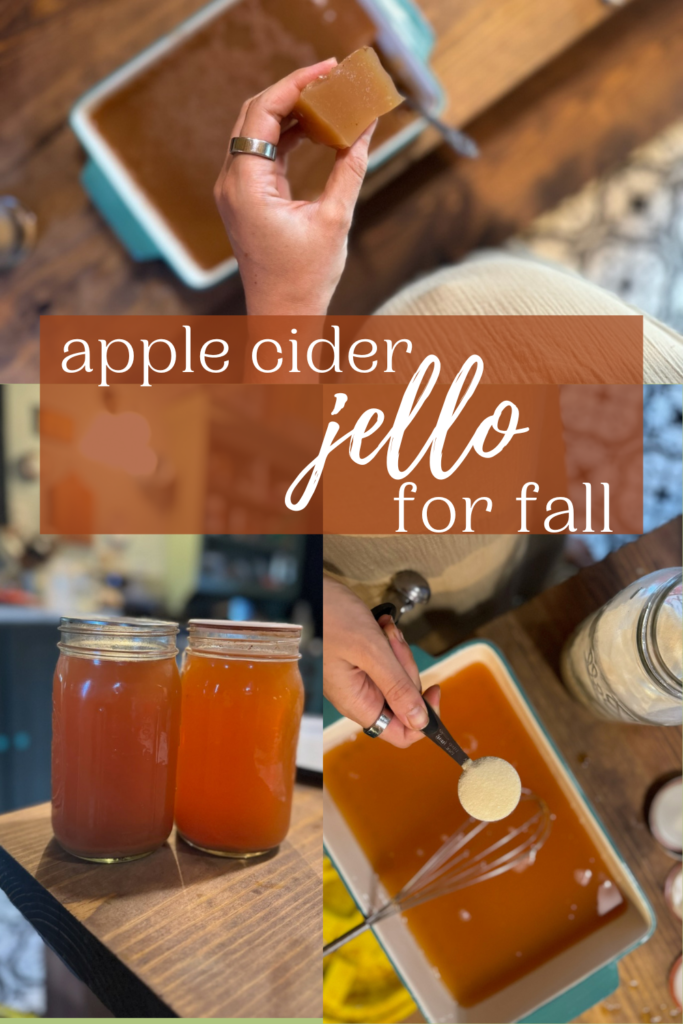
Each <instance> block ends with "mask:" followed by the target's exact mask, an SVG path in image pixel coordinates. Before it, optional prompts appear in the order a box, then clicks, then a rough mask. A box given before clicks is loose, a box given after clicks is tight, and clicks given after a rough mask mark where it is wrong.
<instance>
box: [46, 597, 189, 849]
mask: <svg viewBox="0 0 683 1024" xmlns="http://www.w3.org/2000/svg"><path fill="white" fill-rule="evenodd" d="M59 630H60V633H61V640H60V642H59V643H58V645H57V646H58V647H59V650H60V654H59V660H58V661H57V668H56V669H55V675H54V685H53V714H52V827H53V830H54V834H55V838H56V840H57V842H58V843H59V844H60V846H62V847H63V848H64V849H65V850H66V851H67V852H68V853H71V854H73V855H74V856H75V857H80V858H81V859H82V860H90V861H98V862H103V863H107V864H109V863H113V862H115V861H126V860H135V859H136V858H138V857H144V856H146V855H147V854H149V853H151V852H152V851H153V850H155V849H156V848H157V847H159V846H161V845H162V843H164V842H165V840H166V839H167V838H168V836H169V834H170V832H171V829H172V827H173V801H174V794H175V779H176V762H177V752H178V737H179V729H180V675H179V672H178V667H177V665H176V660H175V659H176V654H177V647H176V634H177V632H178V626H177V624H176V623H175V622H159V621H155V620H153V619H80V618H67V617H64V618H62V619H61V622H60V626H59Z"/></svg>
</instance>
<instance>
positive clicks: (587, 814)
mask: <svg viewBox="0 0 683 1024" xmlns="http://www.w3.org/2000/svg"><path fill="white" fill-rule="evenodd" d="M415 654H416V658H417V660H418V665H419V668H420V670H421V675H422V680H423V685H424V687H425V688H426V687H428V686H431V685H432V684H434V683H442V684H443V683H444V681H446V680H447V679H448V678H449V677H451V676H453V675H454V674H455V673H456V672H458V671H460V670H461V669H463V668H464V667H465V666H467V665H468V664H473V663H482V662H483V663H484V664H485V665H486V666H487V667H488V668H489V670H490V671H491V672H492V673H493V675H494V676H495V678H496V680H497V681H498V683H499V684H500V685H501V687H502V688H503V690H504V692H505V693H506V694H507V696H508V698H509V699H510V700H511V701H512V703H513V705H514V706H515V709H516V711H517V713H518V714H519V716H520V717H521V718H522V720H523V721H524V723H525V725H526V727H527V729H528V731H529V732H530V734H531V735H532V737H533V738H534V741H535V742H536V745H537V747H538V749H539V750H540V751H541V753H542V754H543V756H544V758H545V759H546V761H547V762H548V763H549V764H550V765H551V766H552V768H553V771H554V772H555V773H556V775H557V777H558V779H559V780H560V781H561V783H562V786H563V789H564V790H565V793H566V795H567V796H568V797H569V799H570V801H571V803H572V805H573V807H574V809H575V810H576V811H577V813H578V815H579V818H580V820H581V821H582V823H583V825H584V826H585V827H586V829H587V830H588V831H589V833H590V835H591V837H592V838H593V840H594V842H595V843H596V845H597V846H598V848H599V850H600V853H601V855H602V856H603V858H604V860H605V863H606V864H607V866H608V867H609V870H610V872H611V873H612V875H613V877H614V878H615V880H616V881H617V884H618V885H619V888H620V890H621V891H622V893H623V894H624V895H625V896H626V899H627V901H628V909H627V911H626V913H625V914H623V915H622V916H621V917H619V918H617V919H616V920H614V921H611V922H609V923H608V924H606V925H605V926H603V927H602V928H601V929H598V930H597V931H595V932H593V933H592V934H591V935H589V936H587V937H585V938H584V939H582V940H580V941H579V942H578V943H576V944H575V945H573V946H571V947H570V948H569V949H567V950H565V951H564V952H562V953H560V954H558V955H557V956H555V957H553V958H552V959H550V960H549V961H547V962H546V963H545V964H543V965H541V966H540V967H538V968H536V969H535V970H533V971H531V972H529V973H528V974H527V975H525V976H524V977H523V978H520V979H518V980H517V981H515V982H514V983H513V984H511V985H508V986H507V987H506V988H504V989H502V990H501V991H500V992H498V993H496V994H495V995H493V996H491V997H489V998H487V999H485V1000H483V1001H482V1002H480V1003H478V1004H477V1005H475V1006H470V1007H462V1006H460V1005H459V1004H458V1003H457V1002H456V1001H455V999H454V998H453V996H452V994H451V993H450V992H449V991H448V990H447V989H446V987H445V986H444V985H443V983H442V982H441V981H440V979H439V978H438V977H437V976H436V974H435V972H434V970H433V968H432V967H431V965H430V964H429V963H428V962H427V960H426V958H425V957H424V954H423V953H422V951H421V949H420V948H419V946H418V945H417V944H416V942H415V940H414V939H413V937H412V934H411V933H410V931H409V929H408V928H407V926H406V925H405V922H403V921H402V919H401V918H400V917H394V918H389V919H388V920H386V921H384V922H382V923H381V924H380V925H379V926H378V927H377V928H375V929H374V932H375V934H376V936H377V938H378V939H379V941H380V943H381V944H382V946H383V948H384V949H385V951H386V953H387V955H388V956H389V958H390V960H391V961H392V963H393V965H394V967H395V968H396V971H397V973H398V974H399V976H400V977H401V979H402V980H403V982H404V984H405V985H406V986H407V988H408V989H409V991H410V992H411V994H412V995H413V997H414V999H415V1001H416V1002H417V1004H418V1006H419V1007H420V1010H421V1012H422V1013H423V1015H424V1016H425V1018H426V1020H428V1021H433V1022H444V1024H445V1022H450V1024H461V1022H462V1024H465V1022H467V1024H486V1022H490V1021H497V1022H499V1024H506V1022H513V1021H520V1022H528V1024H537V1022H539V1024H540V1022H544V1024H553V1022H558V1024H560V1022H568V1021H570V1020H573V1019H574V1018H575V1017H576V1016H578V1015H579V1014H581V1013H582V1012H584V1011H585V1010H587V1009H588V1008H589V1007H590V1006H592V1005H594V1004H595V1003H596V1002H597V1001H599V1000H600V999H602V998H604V997H605V996H606V995H608V994H609V993H610V992H613V991H614V990H615V989H616V988H617V986H618V983H619V978H618V972H617V967H616V964H617V962H618V960H619V959H620V958H621V957H623V956H625V955H626V954H627V953H629V952H630V951H631V950H632V949H634V948H635V947H636V946H638V945H640V944H641V943H643V942H646V941H647V940H648V939H649V938H650V936H651V935H652V933H653V931H654V929H655V925H656V919H655V915H654V912H653V910H652V907H651V906H650V904H649V902H648V900H647V898H646V896H645V894H644V893H643V891H642V889H641V888H640V886H639V885H638V883H637V881H636V879H635V878H634V876H633V874H632V872H631V871H630V869H629V867H628V865H627V864H626V862H625V861H624V859H623V858H622V856H621V854H620V853H619V851H618V850H617V849H616V847H615V846H614V844H613V843H612V841H611V839H610V837H609V835H608V834H607V832H606V830H605V828H604V826H603V825H602V823H601V822H600V820H599V818H598V816H597V814H596V813H595V811H594V809H593V808H592V807H591V805H590V804H589V802H588V801H587V799H586V797H585V796H584V794H583V792H582V791H581V788H580V786H579V784H578V782H577V781H576V779H575V778H574V776H573V775H572V773H571V772H570V770H569V768H568V766H567V764H566V762H565V761H564V760H563V758H562V756H561V754H560V753H559V751H558V750H557V748H556V747H555V745H554V743H553V742H552V740H551V739H550V737H549V736H548V734H547V732H546V731H545V729H544V727H543V724H542V722H541V721H540V720H539V718H538V717H537V716H536V713H535V712H534V710H533V708H532V707H531V705H530V703H529V701H528V700H527V698H526V696H525V695H524V691H523V689H522V687H521V686H520V684H519V682H518V681H517V679H516V677H515V675H514V673H513V672H512V670H511V668H510V666H509V664H508V663H507V661H506V660H505V658H504V656H503V655H502V653H501V652H500V651H499V650H498V649H497V648H496V647H495V646H494V645H493V644H491V643H489V642H487V641H481V640H475V641H471V642H469V643H466V644H463V645H461V646H459V647H457V648H455V649H454V650H453V651H451V652H449V653H448V654H447V655H445V656H444V657H443V658H441V659H440V660H438V661H434V660H433V659H431V658H429V657H428V656H426V655H425V654H424V653H423V652H421V651H415ZM329 720H330V716H329V712H328V716H327V718H326V721H329ZM357 731H358V727H357V726H356V725H355V724H354V723H352V722H349V721H348V720H347V719H343V718H339V719H338V720H337V721H334V722H333V723H332V724H329V725H327V727H326V728H325V730H324V732H323V749H324V751H328V750H330V749H332V748H333V747H334V746H336V745H337V744H338V743H340V742H343V741H344V740H345V739H347V738H348V737H349V736H351V735H353V734H354V733H356V732H357ZM323 779H324V776H323ZM324 841H325V847H326V850H327V852H328V854H329V856H330V857H331V859H332V861H333V863H334V865H335V867H336V868H337V870H338V871H339V873H340V875H341V877H342V878H343V879H344V882H345V884H346V885H347V887H348V889H349V891H350V892H351V894H352V896H353V898H354V899H355V901H356V903H357V904H358V906H359V908H360V909H361V911H363V912H364V913H367V912H368V911H369V910H370V909H372V907H373V906H374V905H375V901H381V899H382V898H383V896H384V894H383V892H382V887H381V885H380V884H379V882H378V879H377V877H376V876H375V874H374V872H373V871H372V868H371V866H370V864H369V862H368V861H367V859H366V857H365V855H364V853H363V851H362V850H361V848H360V846H359V844H358V843H357V841H356V839H355V837H354V836H353V834H352V833H351V830H350V829H349V827H348V826H347V824H346V822H345V821H344V818H343V816H342V815H341V813H340V811H339V810H338V808H337V807H336V805H335V803H334V800H333V799H332V797H331V795H330V793H329V792H328V791H327V790H326V789H325V790H324Z"/></svg>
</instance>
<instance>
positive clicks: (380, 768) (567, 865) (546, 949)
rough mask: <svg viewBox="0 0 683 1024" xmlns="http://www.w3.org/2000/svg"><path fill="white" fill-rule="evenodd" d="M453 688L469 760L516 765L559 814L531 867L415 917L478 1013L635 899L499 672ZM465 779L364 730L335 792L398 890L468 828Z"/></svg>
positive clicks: (446, 692)
mask: <svg viewBox="0 0 683 1024" xmlns="http://www.w3.org/2000/svg"><path fill="white" fill-rule="evenodd" d="M441 685H442V703H441V713H442V717H443V720H444V722H445V723H446V725H447V726H448V727H449V729H450V730H451V731H452V732H453V734H454V735H455V736H456V738H457V739H458V741H459V742H460V743H461V745H462V746H463V747H464V748H465V750H466V751H467V753H468V754H469V756H470V757H472V758H478V757H482V756H485V755H496V756H498V757H503V758H505V759H507V760H508V761H510V762H511V763H512V764H513V765H514V766H515V768H516V769H517V771H518V772H519V774H520V776H521V779H522V784H523V786H525V787H526V788H528V789H530V790H532V791H533V792H534V793H536V794H538V795H539V796H540V797H542V798H543V799H544V800H545V801H546V803H547V804H548V807H549V808H550V812H551V815H552V829H551V832H550V836H549V838H548V839H547V841H546V843H545V845H544V846H543V848H542V849H541V850H540V851H539V852H538V854H537V856H536V858H535V861H534V862H533V863H530V864H529V865H528V866H526V867H525V868H524V870H521V871H510V872H508V873H507V874H504V875H501V876H499V877H497V878H493V879H490V880H488V881H485V882H483V883H481V884H479V885H475V886H472V887H470V888H466V889H462V890H460V891H458V892H454V893H451V894H449V895H446V896H442V897H440V898H439V899H438V900H436V901H433V902H430V903H425V904H423V905H422V906H420V907H416V908H414V909H412V910H410V911H408V912H407V913H406V914H405V918H406V920H407V923H408V926H409V928H410V931H411V932H412V935H413V937H414V939H415V941H416V942H417V943H418V945H419V946H420V947H421V948H422V950H423V951H424V953H425V955H426V957H427V959H428V961H429V962H430V963H431V964H432V966H433V969H434V971H435V972H437V973H438V975H439V976H440V978H441V980H442V982H443V984H444V985H445V986H446V987H447V989H448V990H449V991H450V992H451V993H452V995H453V997H454V999H455V1000H456V1001H457V1003H458V1004H459V1005H460V1006H463V1007H471V1006H474V1005H476V1004H477V1003H479V1002H481V1001H482V1000H484V999H486V998H487V997H489V996H491V995H493V994H494V993H496V992H499V991H500V990H501V989H503V988H506V986H509V985H511V984H512V983H513V982H515V981H516V980H517V979H520V978H522V977H523V976H524V975H526V974H528V973H529V972H531V971H533V970H534V969H536V968H538V967H539V966H540V965H542V964H544V963H545V962H547V961H548V960H550V959H551V958H552V957H554V956H556V955H557V954H559V953H561V952H562V951H563V950H567V949H568V948H569V947H571V946H572V945H574V944H576V943H578V942H580V941H581V940H583V939H584V938H585V937H586V936H588V935H590V934H591V933H592V932H595V931H597V930H599V929H601V928H603V927H604V926H605V925H607V924H608V923H609V922H612V921H614V920H615V918H617V917H619V916H621V915H622V914H624V913H625V912H626V910H627V908H628V900H627V898H626V896H625V895H624V894H623V893H622V892H621V890H620V888H619V886H618V884H617V881H616V879H615V878H614V877H613V875H612V874H611V873H610V870H609V868H608V867H607V865H606V863H605V860H604V858H603V857H602V856H601V853H600V851H599V850H598V848H597V846H596V844H595V842H594V840H593V838H592V836H591V834H590V833H589V831H588V830H587V828H586V827H585V826H584V824H583V822H582V821H581V819H580V817H579V814H578V813H577V810H576V809H575V806H574V805H573V804H572V803H571V802H570V800H569V798H568V796H567V792H566V787H565V786H563V785H562V784H561V781H560V780H559V779H558V777H557V775H556V773H555V772H554V770H553V767H552V762H551V761H549V760H548V758H546V757H545V756H544V754H543V753H542V752H541V750H540V749H539V747H538V745H537V743H536V742H535V740H534V738H533V736H532V734H531V733H530V732H529V730H528V729H527V726H526V724H525V723H524V722H523V721H522V718H521V717H520V716H519V715H518V713H517V711H516V709H515V706H514V705H513V703H512V701H511V700H510V698H509V697H508V694H507V693H506V692H505V691H504V690H503V688H502V687H501V686H500V685H499V682H498V681H497V679H496V678H495V676H494V674H493V672H492V671H491V670H490V669H489V667H488V666H487V665H485V664H483V663H477V662H474V663H472V664H469V665H466V666H465V667H463V668H462V669H461V670H460V671H458V672H457V673H456V674H454V675H452V676H451V677H450V678H447V679H444V680H442V681H441ZM458 774H459V769H458V767H457V765H455V764H452V763H450V762H449V761H448V759H447V758H445V757H444V755H443V753H442V752H441V751H440V750H438V749H437V747H435V746H434V745H433V744H431V743H429V742H428V741H427V740H424V741H421V742H420V743H417V744H415V745H414V746H412V747H410V748H409V749H407V750H398V749H396V748H394V747H392V746H390V745H389V744H388V743H385V742H379V741H375V740H372V739H369V738H368V737H366V736H364V735H363V734H362V733H360V734H357V735H355V736H354V737H353V738H350V739H347V740H345V741H343V742H340V743H339V744H338V745H336V746H333V747H332V748H331V749H329V750H328V752H327V753H326V755H325V764H324V778H325V786H326V788H327V790H328V793H329V795H330V796H331V798H332V800H333V801H334V803H335V804H336V806H337V808H338V810H339V811H340V812H341V814H342V816H343V818H344V819H345V821H346V823H347V825H348V826H349V828H350V830H351V832H352V833H353V835H354V836H355V838H356V840H357V841H358V843H359V845H360V847H361V849H362V851H363V853H364V854H365V856H366V857H367V858H368V860H369V862H370V864H371V865H372V867H373V869H374V871H375V872H376V874H377V875H378V876H379V878H380V880H381V882H382V883H383V885H384V886H385V888H386V890H387V891H388V892H389V893H391V894H393V893H396V892H397V891H398V890H399V889H400V888H401V887H402V886H403V885H404V884H405V883H406V882H407V881H408V879H410V878H411V877H412V875H414V874H415V872H416V871H417V870H418V869H419V868H420V867H421V866H422V865H423V864H424V863H425V861H426V860H427V859H428V858H429V857H430V856H431V855H432V854H433V853H434V852H435V851H436V849H437V848H438V847H439V846H440V845H441V843H442V842H443V841H444V839H445V837H446V836H448V835H450V834H451V833H452V832H454V831H455V830H456V829H457V828H458V827H459V826H460V825H461V824H462V823H463V821H464V820H465V817H466V815H465V812H464V811H463V810H462V808H461V807H460V805H459V803H458V799H457V781H458ZM497 1019H500V1018H497ZM505 1019H508V1018H505Z"/></svg>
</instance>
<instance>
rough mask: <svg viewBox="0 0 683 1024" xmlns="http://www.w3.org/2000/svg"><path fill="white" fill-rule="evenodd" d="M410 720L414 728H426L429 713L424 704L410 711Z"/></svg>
mask: <svg viewBox="0 0 683 1024" xmlns="http://www.w3.org/2000/svg"><path fill="white" fill-rule="evenodd" d="M408 721H409V722H410V725H411V727H412V728H413V729H424V727H425V725H427V723H428V722H429V715H428V714H427V711H426V709H425V708H424V706H422V707H417V708H413V710H412V711H409V712H408Z"/></svg>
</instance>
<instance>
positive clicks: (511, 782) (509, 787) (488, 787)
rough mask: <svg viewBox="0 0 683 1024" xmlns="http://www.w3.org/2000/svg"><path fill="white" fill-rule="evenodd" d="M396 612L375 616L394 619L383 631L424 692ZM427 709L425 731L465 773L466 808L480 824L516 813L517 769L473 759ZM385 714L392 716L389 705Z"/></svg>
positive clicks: (383, 610) (461, 793)
mask: <svg viewBox="0 0 683 1024" xmlns="http://www.w3.org/2000/svg"><path fill="white" fill-rule="evenodd" d="M395 611H396V609H395V608H394V606H393V605H389V604H382V605H377V607H375V608H373V609H372V614H373V615H374V616H375V618H376V619H377V621H378V622H379V620H380V619H382V618H383V617H384V616H390V617H391V621H390V622H389V623H385V624H384V625H383V627H382V628H383V629H384V632H385V634H386V636H387V640H388V641H389V644H390V646H391V649H392V651H393V652H394V654H395V656H396V658H397V660H398V661H399V663H400V664H401V666H402V668H403V669H404V670H405V671H406V672H407V673H408V675H410V677H411V678H412V679H413V680H414V681H415V682H416V685H418V686H419V687H420V689H421V686H420V680H419V675H418V676H417V679H415V676H416V666H415V662H414V661H413V658H412V655H411V654H410V650H409V648H408V645H407V644H405V643H404V642H402V641H401V640H400V639H399V637H398V635H397V634H398V629H397V627H396V623H395V622H394V619H393V615H394V614H395ZM392 627H393V629H392ZM425 707H426V709H427V714H428V716H429V722H428V723H427V725H426V726H425V727H424V729H422V732H423V733H424V735H425V736H426V737H427V738H428V739H430V740H431V741H432V743H435V744H436V745H437V747H440V748H441V750H443V751H444V753H445V754H448V756H449V757H452V758H453V760H454V761H456V762H457V763H458V764H459V765H460V767H461V768H462V774H461V776H460V778H459V779H458V798H459V800H460V803H461V804H462V806H463V808H464V809H465V810H466V811H467V813H468V814H470V815H471V816H472V817H473V818H477V819H478V820H479V821H499V820H500V819H501V818H506V817H507V816H508V815H509V814H511V813H512V812H513V811H514V809H515V807H516V806H517V804H518V803H519V799H520V796H521V794H522V783H521V780H520V778H519V775H518V774H517V771H516V769H515V768H514V767H513V766H512V765H511V764H510V763H509V761H505V760H504V759H503V758H502V757H479V758H476V759H475V760H470V758H469V757H468V756H467V754H466V753H465V751H464V750H463V749H462V747H461V746H460V744H459V743H457V742H456V741H455V739H454V738H453V737H452V736H451V734H450V732H449V731H448V729H447V728H446V726H445V725H444V724H443V722H442V721H441V719H440V718H439V716H438V714H437V713H436V711H435V710H434V708H433V707H432V706H431V705H430V704H428V703H427V701H425ZM383 713H384V714H385V715H391V714H392V712H391V710H390V709H389V707H388V706H387V705H385V707H384V712H383Z"/></svg>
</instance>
